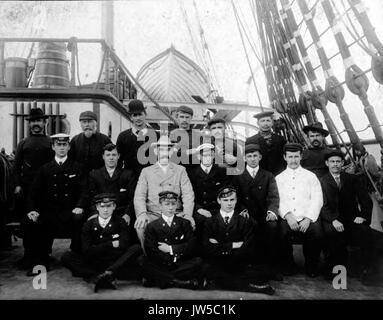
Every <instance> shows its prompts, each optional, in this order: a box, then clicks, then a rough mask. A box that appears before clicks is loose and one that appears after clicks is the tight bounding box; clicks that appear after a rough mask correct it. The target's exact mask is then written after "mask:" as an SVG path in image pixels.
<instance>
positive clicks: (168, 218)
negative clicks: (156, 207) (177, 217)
mask: <svg viewBox="0 0 383 320" xmlns="http://www.w3.org/2000/svg"><path fill="white" fill-rule="evenodd" d="M161 216H162V219H164V220H165V222H166V223H167V224H168V226H169V227H170V226H171V225H172V223H173V219H174V215H173V216H171V217H167V216H165V215H164V214H161Z"/></svg>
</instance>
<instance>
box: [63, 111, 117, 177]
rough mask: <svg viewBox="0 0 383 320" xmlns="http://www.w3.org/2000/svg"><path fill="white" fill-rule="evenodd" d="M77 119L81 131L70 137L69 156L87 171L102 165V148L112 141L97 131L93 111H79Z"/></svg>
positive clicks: (95, 116)
mask: <svg viewBox="0 0 383 320" xmlns="http://www.w3.org/2000/svg"><path fill="white" fill-rule="evenodd" d="M79 120H80V125H81V129H82V131H83V132H82V133H80V134H78V135H76V136H74V137H73V138H72V140H71V142H70V151H69V157H70V158H71V159H73V160H75V161H77V162H78V163H81V164H82V165H83V166H84V171H86V173H89V172H90V171H91V170H92V169H98V168H101V167H102V166H103V165H104V160H103V158H102V154H103V148H104V147H105V146H106V145H107V144H108V143H112V141H111V140H110V139H109V138H108V136H106V135H105V134H103V133H100V132H97V115H96V114H95V113H94V112H93V111H84V112H81V114H80V118H79Z"/></svg>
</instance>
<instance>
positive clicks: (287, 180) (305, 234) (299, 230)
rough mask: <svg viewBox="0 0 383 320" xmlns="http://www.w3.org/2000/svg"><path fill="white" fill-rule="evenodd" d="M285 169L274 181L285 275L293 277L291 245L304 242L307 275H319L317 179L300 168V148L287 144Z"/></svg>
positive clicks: (320, 198) (319, 191) (320, 202)
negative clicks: (277, 191)
mask: <svg viewBox="0 0 383 320" xmlns="http://www.w3.org/2000/svg"><path fill="white" fill-rule="evenodd" d="M283 156H284V159H285V161H286V163H287V168H286V169H285V170H284V171H283V172H281V173H280V174H279V175H277V177H276V181H277V186H278V190H279V197H280V204H279V214H280V216H281V218H282V219H281V228H280V232H281V252H280V253H281V259H282V268H283V271H284V274H285V275H292V274H294V273H296V269H297V268H296V265H295V263H294V257H293V246H292V244H293V242H294V241H297V240H301V241H303V254H304V257H305V269H306V274H307V275H308V276H310V277H315V276H317V275H318V265H319V257H320V250H321V244H322V228H321V224H320V221H318V217H319V213H320V210H321V208H322V205H323V194H322V188H321V185H320V182H319V180H318V178H317V177H316V175H315V174H314V173H312V172H311V171H308V170H306V169H304V168H302V167H301V165H300V162H301V159H302V146H301V145H300V144H297V143H288V144H286V145H285V147H284V155H283Z"/></svg>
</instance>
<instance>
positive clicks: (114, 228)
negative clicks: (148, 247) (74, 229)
mask: <svg viewBox="0 0 383 320" xmlns="http://www.w3.org/2000/svg"><path fill="white" fill-rule="evenodd" d="M94 202H95V205H96V208H97V211H98V215H97V216H95V217H92V218H91V219H89V220H88V221H87V222H86V223H85V224H84V227H83V229H82V237H81V240H82V249H83V253H82V254H79V253H75V252H66V253H65V254H64V255H63V257H62V263H63V264H64V266H66V267H67V268H68V269H70V270H71V271H72V274H73V276H75V277H84V278H85V279H86V280H88V281H90V282H93V283H95V288H94V291H95V292H97V291H98V289H101V288H111V289H116V285H115V283H114V279H115V278H120V279H121V278H122V279H132V278H139V277H140V271H139V266H138V264H137V258H138V257H139V256H140V255H141V254H142V250H141V247H140V245H139V244H132V243H131V241H130V236H131V235H130V234H129V229H128V226H127V224H126V222H125V220H124V219H122V218H121V217H119V216H118V215H112V214H113V211H114V210H115V209H116V196H115V195H114V194H111V193H102V194H98V195H96V196H95V197H94Z"/></svg>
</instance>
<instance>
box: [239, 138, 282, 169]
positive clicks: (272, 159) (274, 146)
mask: <svg viewBox="0 0 383 320" xmlns="http://www.w3.org/2000/svg"><path fill="white" fill-rule="evenodd" d="M250 143H251V144H258V145H259V146H260V148H261V154H262V159H261V161H260V162H259V166H260V167H261V168H263V169H265V170H267V171H269V172H271V173H272V174H273V175H274V176H276V175H278V174H279V173H281V172H282V171H283V170H285V168H286V162H285V160H284V159H283V146H284V145H285V144H286V140H285V139H284V138H283V137H282V136H279V135H277V134H275V133H272V134H271V139H267V140H266V139H265V138H264V137H263V136H262V135H261V134H259V133H257V134H256V135H254V136H252V137H250V138H247V139H246V143H245V144H250Z"/></svg>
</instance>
